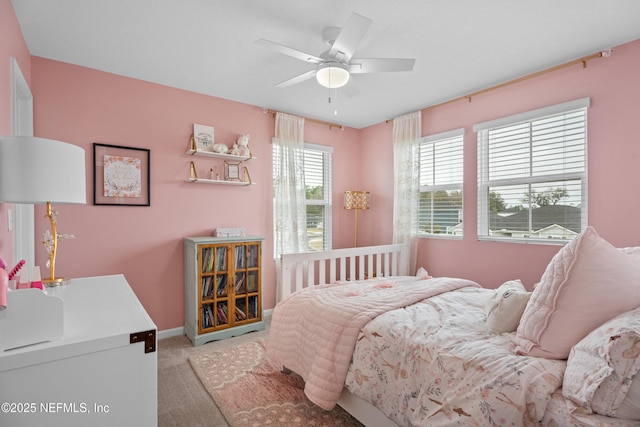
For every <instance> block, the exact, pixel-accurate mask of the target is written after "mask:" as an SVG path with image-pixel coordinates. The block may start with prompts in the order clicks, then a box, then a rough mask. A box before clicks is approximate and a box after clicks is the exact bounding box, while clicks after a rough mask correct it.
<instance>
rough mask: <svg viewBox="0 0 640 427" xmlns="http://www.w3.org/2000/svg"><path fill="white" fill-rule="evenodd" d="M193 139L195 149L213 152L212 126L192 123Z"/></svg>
mask: <svg viewBox="0 0 640 427" xmlns="http://www.w3.org/2000/svg"><path fill="white" fill-rule="evenodd" d="M193 139H194V142H195V149H196V150H197V151H209V152H213V127H212V126H205V125H199V124H197V123H194V124H193Z"/></svg>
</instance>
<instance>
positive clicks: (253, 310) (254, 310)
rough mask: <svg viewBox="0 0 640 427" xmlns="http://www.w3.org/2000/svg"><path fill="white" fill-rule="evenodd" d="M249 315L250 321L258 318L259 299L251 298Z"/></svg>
mask: <svg viewBox="0 0 640 427" xmlns="http://www.w3.org/2000/svg"><path fill="white" fill-rule="evenodd" d="M248 314H249V318H250V319H255V318H256V317H258V297H250V298H249V310H248Z"/></svg>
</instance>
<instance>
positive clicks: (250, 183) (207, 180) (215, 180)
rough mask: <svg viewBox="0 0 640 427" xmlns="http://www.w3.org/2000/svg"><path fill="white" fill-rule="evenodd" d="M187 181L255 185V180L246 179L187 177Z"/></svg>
mask: <svg viewBox="0 0 640 427" xmlns="http://www.w3.org/2000/svg"><path fill="white" fill-rule="evenodd" d="M185 181H187V182H197V183H199V184H220V185H240V186H243V185H255V182H246V181H225V180H223V179H204V178H187V179H186V180H185Z"/></svg>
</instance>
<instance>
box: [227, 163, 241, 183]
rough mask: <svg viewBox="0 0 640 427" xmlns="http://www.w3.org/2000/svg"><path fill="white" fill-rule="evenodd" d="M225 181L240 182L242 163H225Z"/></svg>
mask: <svg viewBox="0 0 640 427" xmlns="http://www.w3.org/2000/svg"><path fill="white" fill-rule="evenodd" d="M224 179H225V180H227V181H240V162H238V163H232V162H227V161H226V160H225V162H224Z"/></svg>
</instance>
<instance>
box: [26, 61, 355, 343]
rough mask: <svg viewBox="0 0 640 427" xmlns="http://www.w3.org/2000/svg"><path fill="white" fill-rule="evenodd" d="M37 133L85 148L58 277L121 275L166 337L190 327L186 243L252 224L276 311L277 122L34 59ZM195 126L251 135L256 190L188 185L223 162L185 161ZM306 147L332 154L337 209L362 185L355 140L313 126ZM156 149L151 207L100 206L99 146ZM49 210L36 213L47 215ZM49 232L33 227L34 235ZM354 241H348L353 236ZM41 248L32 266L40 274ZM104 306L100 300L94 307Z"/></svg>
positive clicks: (63, 224) (268, 300)
mask: <svg viewBox="0 0 640 427" xmlns="http://www.w3.org/2000/svg"><path fill="white" fill-rule="evenodd" d="M32 79H33V85H32V91H33V94H34V102H35V110H34V111H35V112H34V114H35V134H36V135H37V136H42V137H47V138H52V139H58V140H61V141H67V142H70V143H72V144H76V145H78V146H80V147H83V148H84V149H85V150H86V161H87V201H88V203H87V205H66V206H65V205H58V206H56V209H57V210H58V211H59V213H60V215H59V217H58V231H59V232H61V233H73V234H75V236H76V239H74V240H65V241H62V243H60V245H59V253H58V260H57V268H56V273H59V275H62V276H66V277H84V276H96V275H106V274H116V273H124V274H125V276H126V278H127V280H128V281H129V283H130V284H131V286H132V288H133V290H134V291H135V292H136V294H137V296H138V298H139V299H140V300H141V302H142V303H143V305H144V306H145V308H146V310H147V311H148V312H149V314H150V316H151V317H152V318H153V320H154V321H155V322H156V325H157V326H158V328H159V329H160V330H163V329H170V328H174V327H180V326H182V324H183V271H184V270H183V242H182V238H183V237H184V236H200V235H211V233H212V231H213V229H214V228H215V227H240V226H242V227H246V229H247V232H248V234H253V235H262V236H266V237H267V239H266V241H265V244H264V250H263V261H264V264H263V266H264V307H265V308H267V309H268V308H272V307H273V306H274V305H275V269H274V262H273V249H272V248H273V238H272V234H273V233H272V208H271V197H272V192H271V185H272V184H271V181H272V180H271V139H272V137H273V135H274V118H273V116H272V115H268V114H264V113H263V111H262V109H261V108H259V107H255V106H250V105H245V104H240V103H236V102H231V101H227V100H222V99H218V98H213V97H209V96H204V95H198V94H195V93H192V92H187V91H182V90H177V89H173V88H169V87H165V86H160V85H156V84H152V83H147V82H143V81H139V80H134V79H129V78H124V77H121V76H117V75H114V74H108V73H104V72H99V71H96V70H91V69H87V68H82V67H78V66H74V65H70V64H65V63H61V62H56V61H51V60H46V59H42V58H38V57H33V58H32ZM193 123H201V124H208V125H211V126H214V128H215V138H216V141H218V142H224V143H227V144H230V143H231V142H232V141H233V140H234V139H235V137H236V136H237V134H238V133H249V134H250V135H251V140H250V144H249V145H250V148H251V150H252V153H253V155H254V156H255V157H257V160H253V161H250V162H248V163H247V164H246V165H247V166H248V168H249V170H250V173H251V178H252V180H253V181H254V182H256V183H257V184H256V185H251V186H247V187H235V186H233V187H232V186H222V185H206V184H191V183H186V182H185V178H186V177H187V176H188V168H189V162H190V161H191V160H194V162H195V163H196V166H197V168H198V172H199V176H205V174H206V171H207V170H208V168H209V167H210V166H213V165H214V164H217V165H218V166H219V167H221V163H216V162H220V161H215V160H213V161H212V160H205V159H203V158H201V157H196V158H193V157H191V156H189V155H187V154H185V151H186V149H187V148H188V142H189V136H190V135H191V132H192V125H193ZM305 140H306V141H308V142H312V143H316V144H324V145H332V146H334V147H335V148H334V150H335V151H334V164H333V166H334V177H335V179H334V187H333V189H334V200H335V202H336V203H338V202H339V201H340V200H341V194H342V192H343V191H344V190H345V189H347V187H349V186H351V185H359V184H360V181H359V180H360V174H359V170H360V166H359V164H358V163H354V162H352V161H351V160H350V159H354V158H356V157H357V153H358V152H359V151H360V142H359V133H358V132H357V131H356V130H353V129H346V130H344V131H341V130H338V129H330V128H329V127H328V126H323V125H319V124H314V123H307V125H306V126H305ZM93 142H100V143H105V144H113V145H124V146H130V147H141V148H149V149H151V206H150V207H128V206H126V207H123V206H94V205H93V204H92V200H93V181H92V173H93V166H92V156H93V154H92V143H93ZM42 213H43V212H42V208H40V207H37V208H36V218H40V217H41V214H42ZM343 216H344V217H345V218H348V216H347V213H346V212H343V210H336V213H335V217H334V227H335V232H334V235H335V243H334V246H335V247H340V246H347V245H349V243H350V241H349V240H348V239H347V240H346V241H345V240H344V239H343V235H344V233H342V230H343V228H344V227H345V220H344V219H343ZM47 227H48V225H47V223H46V221H36V236H41V235H42V233H43V232H44V230H45V229H46V228H47ZM347 237H348V236H347ZM45 255H46V253H45V250H44V248H42V247H41V245H38V247H37V248H36V261H37V262H38V263H39V264H40V265H44V261H45ZM97 303H99V302H97Z"/></svg>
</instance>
